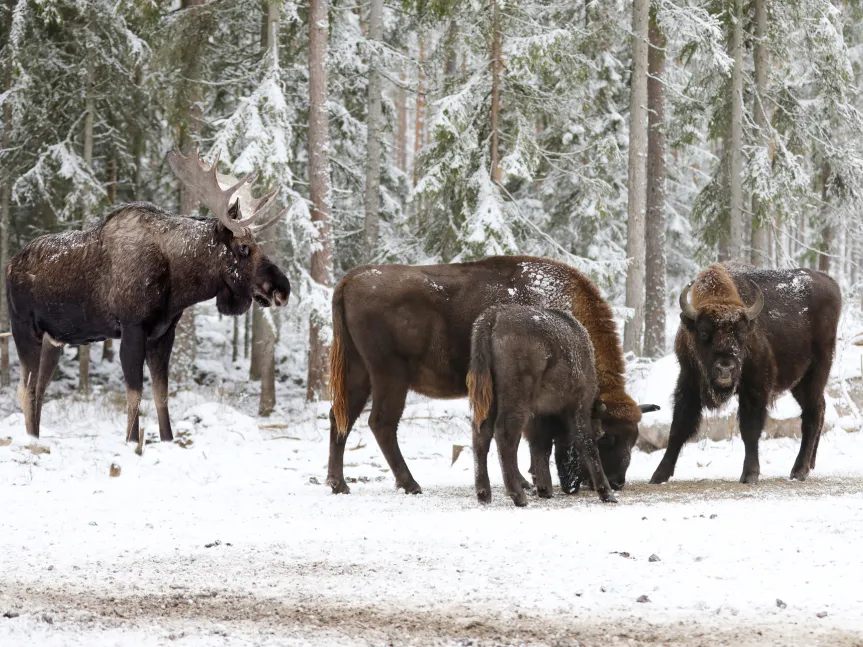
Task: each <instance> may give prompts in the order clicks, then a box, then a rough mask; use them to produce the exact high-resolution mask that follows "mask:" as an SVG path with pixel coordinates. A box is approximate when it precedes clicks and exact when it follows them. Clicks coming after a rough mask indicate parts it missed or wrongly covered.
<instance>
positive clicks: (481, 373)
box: [467, 310, 495, 425]
mask: <svg viewBox="0 0 863 647" xmlns="http://www.w3.org/2000/svg"><path fill="white" fill-rule="evenodd" d="M494 321H495V313H494V311H493V310H487V311H486V312H485V313H483V314H482V315H480V317H479V319H477V320H476V322H475V323H474V325H473V334H472V335H471V343H470V370H469V371H468V374H467V394H468V398H469V400H470V408H471V410H473V421H474V424H476V425H481V424H482V423H483V422H484V421H485V420H486V419H487V418H488V415H489V412H490V411H491V405H492V403H493V400H494V385H493V382H492V377H491V359H492V356H491V334H492V331H493V330H494Z"/></svg>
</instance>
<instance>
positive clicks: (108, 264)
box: [6, 203, 290, 453]
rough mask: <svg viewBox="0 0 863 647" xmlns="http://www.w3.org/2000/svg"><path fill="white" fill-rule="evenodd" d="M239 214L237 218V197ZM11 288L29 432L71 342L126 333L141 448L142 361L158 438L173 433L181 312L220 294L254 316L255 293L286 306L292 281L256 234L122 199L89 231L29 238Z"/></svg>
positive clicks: (12, 264)
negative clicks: (172, 378) (173, 370)
mask: <svg viewBox="0 0 863 647" xmlns="http://www.w3.org/2000/svg"><path fill="white" fill-rule="evenodd" d="M237 204H238V203H237ZM231 215H232V217H234V218H235V219H236V218H237V217H238V216H239V214H238V207H237V206H236V204H235V206H234V207H233V208H232V211H231ZM6 294H7V300H8V303H9V316H10V319H11V326H12V335H13V337H14V339H15V345H16V347H17V349H18V356H19V358H20V361H21V384H20V386H19V389H18V395H19V399H20V401H21V407H22V408H23V410H24V418H25V424H26V426H27V433H28V434H30V435H32V436H36V437H38V436H39V419H40V415H41V410H42V399H43V397H44V395H45V389H46V388H47V386H48V383H49V382H50V381H51V376H52V375H53V374H54V370H55V369H56V367H57V362H58V360H59V358H60V353H61V352H62V346H63V345H64V344H74V345H78V344H90V343H93V342H96V341H102V340H105V339H117V338H120V339H122V343H121V346H120V361H121V363H122V366H123V376H124V377H125V379H126V387H127V405H128V417H129V421H128V427H127V440H131V441H136V442H137V443H138V448H137V451H138V453H140V452H141V447H142V444H143V434H140V433H139V422H138V407H139V405H140V401H141V390H142V388H143V380H144V361H145V359H146V362H147V365H148V366H149V368H150V375H151V376H152V380H153V396H154V399H155V401H156V411H157V414H158V418H159V436H160V437H161V439H162V440H171V439H172V437H173V436H172V432H171V422H170V418H169V416H168V362H169V359H170V356H171V348H172V346H173V343H174V330H175V328H176V325H177V321H178V320H179V318H180V315H182V314H183V310H185V309H186V308H188V307H189V306H191V305H193V304H195V303H198V302H200V301H205V300H207V299H212V298H213V297H215V298H216V305H217V307H218V309H219V311H220V312H221V313H223V314H227V315H238V314H241V313H243V312H245V311H246V310H248V309H249V306H250V305H251V303H252V299H253V298H254V299H255V300H257V301H258V302H259V303H260V304H261V305H264V306H269V305H270V304H275V305H277V306H280V305H283V304H284V303H286V302H287V300H288V295H289V294H290V283H289V282H288V279H287V277H286V276H285V275H284V274H283V273H282V272H281V270H279V268H278V267H276V265H274V264H273V262H272V261H270V259H268V258H267V257H266V256H264V254H263V252H261V250H260V248H259V247H258V245H257V244H256V243H255V241H254V239H253V238H252V235H251V233H249V234H248V235H244V236H235V235H234V234H232V233H231V232H230V231H229V230H228V229H226V228H225V227H224V226H223V225H222V223H221V222H219V221H218V220H216V219H215V218H187V217H179V216H174V215H171V214H169V213H166V212H165V211H162V210H161V209H159V208H158V207H156V206H155V205H152V204H149V203H136V204H125V205H122V206H120V207H118V208H117V209H115V210H114V211H113V212H112V213H111V214H110V215H108V216H107V217H106V218H105V220H104V221H103V222H101V223H99V224H98V225H96V226H94V227H91V228H89V229H86V230H84V231H71V232H67V233H63V234H52V235H47V236H42V237H40V238H37V239H36V240H34V241H33V242H31V243H30V244H29V245H27V246H26V247H25V248H24V249H22V250H21V251H20V252H18V253H17V254H16V255H15V256H14V257H13V258H12V259H11V260H10V261H9V264H8V265H7V267H6Z"/></svg>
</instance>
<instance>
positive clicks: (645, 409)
mask: <svg viewBox="0 0 863 647" xmlns="http://www.w3.org/2000/svg"><path fill="white" fill-rule="evenodd" d="M638 408H639V409H641V413H652V412H654V411H659V405H658V404H639V405H638Z"/></svg>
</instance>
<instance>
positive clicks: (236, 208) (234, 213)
mask: <svg viewBox="0 0 863 647" xmlns="http://www.w3.org/2000/svg"><path fill="white" fill-rule="evenodd" d="M228 218H230V219H231V220H239V219H240V201H239V200H234V203H233V204H232V205H231V206H230V207H228Z"/></svg>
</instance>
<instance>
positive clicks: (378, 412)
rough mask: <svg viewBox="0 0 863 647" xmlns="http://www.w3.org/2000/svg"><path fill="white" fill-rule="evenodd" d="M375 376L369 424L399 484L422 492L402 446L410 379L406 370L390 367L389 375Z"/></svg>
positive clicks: (407, 492)
mask: <svg viewBox="0 0 863 647" xmlns="http://www.w3.org/2000/svg"><path fill="white" fill-rule="evenodd" d="M376 378H377V376H375V377H373V379H372V413H371V415H370V416H369V427H371V428H372V432H373V433H374V434H375V440H377V441H378V445H379V446H380V448H381V451H382V452H383V454H384V458H385V459H386V461H387V463H388V464H389V466H390V469H391V470H392V471H393V476H395V479H396V487H397V488H399V489H403V490H404V491H405V493H406V494H422V488H420V486H419V484H418V483H417V482H416V481H415V480H414V477H413V476H412V475H411V471H410V470H409V469H408V465H407V463H405V459H404V456H402V452H401V449H399V441H398V426H399V420H401V417H402V412H403V411H404V409H405V399H406V398H407V394H408V381H407V377H406V371H405V370H399V369H398V368H395V367H390V371H389V375H387V376H386V377H385V378H382V379H376Z"/></svg>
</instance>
